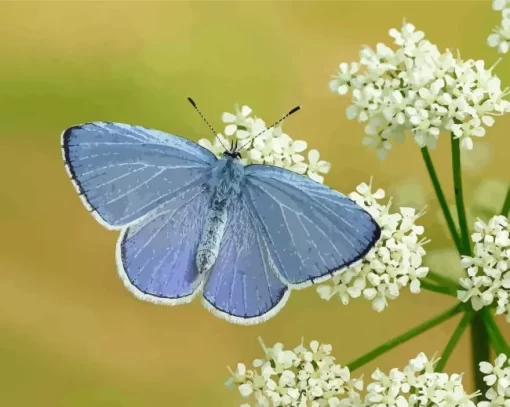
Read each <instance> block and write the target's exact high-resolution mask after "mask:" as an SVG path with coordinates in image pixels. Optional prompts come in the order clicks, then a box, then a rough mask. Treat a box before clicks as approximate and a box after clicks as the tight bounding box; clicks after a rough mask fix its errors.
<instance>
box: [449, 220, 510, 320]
mask: <svg viewBox="0 0 510 407" xmlns="http://www.w3.org/2000/svg"><path fill="white" fill-rule="evenodd" d="M509 235H510V226H509V222H508V219H507V218H506V217H504V216H502V215H498V216H494V217H493V218H491V219H490V220H489V222H488V223H485V222H483V221H482V220H480V219H479V220H477V221H476V222H475V233H473V234H472V235H471V240H472V241H473V242H474V251H473V253H474V254H473V256H472V257H471V256H464V257H463V258H462V260H461V265H462V267H463V268H464V269H466V272H467V276H466V277H463V278H461V279H460V281H459V282H460V285H461V286H462V289H461V290H459V291H458V292H457V297H458V298H459V300H461V301H463V302H468V301H471V305H472V306H473V308H474V309H475V310H479V309H481V308H482V307H485V306H489V305H491V304H492V303H494V302H496V304H497V308H496V315H499V314H504V315H505V317H506V320H507V322H510V238H509Z"/></svg>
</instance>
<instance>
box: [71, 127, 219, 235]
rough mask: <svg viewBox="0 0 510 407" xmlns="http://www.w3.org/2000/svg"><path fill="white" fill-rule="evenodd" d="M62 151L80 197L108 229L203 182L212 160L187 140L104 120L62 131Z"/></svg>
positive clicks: (127, 222)
mask: <svg viewBox="0 0 510 407" xmlns="http://www.w3.org/2000/svg"><path fill="white" fill-rule="evenodd" d="M62 150H63V156H64V161H65V164H66V168H67V170H68V173H69V175H70V177H71V178H72V180H73V183H74V185H75V187H76V189H77V190H78V192H79V194H80V197H81V198H82V201H83V202H84V204H85V206H86V207H87V208H88V209H89V210H90V211H91V212H92V214H93V215H94V216H95V218H96V219H97V220H98V221H99V222H100V223H101V224H102V225H103V226H105V227H107V228H108V229H120V228H122V227H124V226H127V225H129V224H130V223H132V222H134V221H136V220H138V219H139V218H141V217H142V216H144V215H146V214H147V213H149V212H150V211H151V210H152V209H154V208H157V207H158V206H160V205H162V204H164V203H165V202H167V201H170V200H172V199H173V198H174V197H177V196H179V195H180V194H182V193H183V191H186V190H187V189H189V188H192V187H194V186H197V185H200V184H203V183H204V182H207V180H208V179H209V178H210V176H211V166H212V165H213V164H214V163H215V162H216V161H217V158H216V157H215V156H214V154H212V153H211V152H210V151H208V150H206V149H205V148H203V147H201V146H199V145H198V144H196V143H193V142H192V141H190V140H186V139H183V138H181V137H177V136H173V135H170V134H166V133H163V132H161V131H158V130H152V129H146V128H144V127H140V126H132V125H128V124H122V123H110V122H93V123H86V124H82V125H79V126H74V127H71V128H69V129H67V130H66V131H64V133H63V134H62Z"/></svg>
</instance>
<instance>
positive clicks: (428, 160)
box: [421, 147, 461, 252]
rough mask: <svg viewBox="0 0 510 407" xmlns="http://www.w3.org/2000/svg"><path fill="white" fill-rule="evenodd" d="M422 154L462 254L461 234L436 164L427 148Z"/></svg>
mask: <svg viewBox="0 0 510 407" xmlns="http://www.w3.org/2000/svg"><path fill="white" fill-rule="evenodd" d="M421 154H422V156H423V160H424V161H425V166H426V167H427V171H428V173H429V176H430V180H431V181H432V185H433V187H434V190H435V191H436V196H437V199H438V201H439V204H440V205H441V209H442V210H443V214H444V217H445V219H446V224H447V225H448V229H449V230H450V234H451V235H452V239H453V241H454V243H455V246H456V247H457V250H458V251H459V252H460V248H461V244H460V238H459V234H458V232H457V228H456V227H455V223H454V222H453V217H452V214H451V213H450V209H448V203H447V202H446V198H445V196H444V193H443V190H442V188H441V184H440V183H439V178H438V177H437V173H436V169H435V168H434V164H433V163H432V158H431V157H430V153H429V150H428V148H427V147H423V148H422V149H421Z"/></svg>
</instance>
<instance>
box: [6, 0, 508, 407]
mask: <svg viewBox="0 0 510 407" xmlns="http://www.w3.org/2000/svg"><path fill="white" fill-rule="evenodd" d="M404 17H405V18H407V20H408V21H410V22H413V23H414V24H415V25H417V27H418V28H419V29H422V30H424V31H425V32H426V34H427V36H428V38H429V39H430V40H431V41H433V42H435V43H436V44H437V45H438V46H439V47H440V48H441V49H443V48H446V47H451V48H460V49H461V51H462V55H463V56H464V57H465V58H485V59H486V60H487V61H488V63H489V64H491V63H492V62H494V61H495V60H496V58H497V55H496V53H495V51H494V50H491V49H488V48H487V47H486V45H485V44H486V37H487V35H488V33H489V32H490V29H491V28H492V26H493V25H495V24H497V23H498V22H499V14H498V13H496V12H493V11H492V10H491V8H490V2H489V1H455V2H447V1H437V2H436V1H426V2H425V1H423V2H417V1H400V2H396V1H394V2H384V1H377V2H375V1H372V2H369V1H357V2H347V1H337V2H319V1H315V2H292V3H291V2H193V3H187V2H179V3H177V2H175V3H162V2H160V3H151V2H143V3H142V2H90V3H78V2H69V3H64V2H54V3H39V2H10V3H9V2H2V3H0V141H1V144H0V210H1V215H0V225H1V229H0V230H1V233H0V248H1V249H0V405H5V406H10V407H24V406H31V405H38V406H52V407H57V406H66V407H67V406H87V407H88V406H98V407H103V406H122V407H124V406H125V407H138V406H140V407H141V406H143V407H145V406H156V405H157V406H204V405H207V406H209V405H211V406H233V405H238V404H239V402H240V398H239V396H238V394H237V392H236V391H229V390H227V389H226V388H224V386H223V383H224V381H225V379H226V378H227V377H228V371H227V369H226V365H231V366H235V364H236V363H237V362H238V361H244V362H247V363H249V362H251V360H253V359H254V358H256V357H259V356H262V351H261V349H260V348H259V345H258V343H257V340H256V338H257V336H259V335H260V336H262V337H263V338H264V340H265V341H266V343H268V344H272V343H274V342H276V341H282V342H284V343H285V344H286V345H287V346H295V345H297V344H298V342H299V341H300V339H301V337H302V336H304V337H305V338H306V340H311V339H317V340H319V341H323V342H326V343H331V344H332V345H333V350H334V354H335V355H336V357H337V359H338V361H339V362H340V363H347V362H348V361H350V360H352V359H354V358H355V357H357V356H359V355H361V354H362V353H364V352H366V351H368V350H369V349H370V348H372V347H374V346H376V345H378V344H379V343H381V342H383V341H384V340H387V339H389V338H391V337H392V336H394V335H396V334H398V333H401V332H403V331H404V330H406V329H408V328H410V327H412V326H413V325H415V324H417V323H419V322H421V321H423V320H424V319H425V318H427V317H430V316H432V315H433V314H436V313H438V312H440V311H441V310H443V309H445V308H446V307H448V306H450V304H452V303H453V300H452V299H450V298H448V297H443V296H440V295H438V294H433V293H428V292H425V293H422V294H420V295H410V294H407V293H403V294H402V295H401V296H400V297H399V298H398V300H396V301H394V302H391V303H390V306H389V308H388V309H387V310H386V311H385V312H383V313H381V314H377V313H375V312H374V311H372V310H371V308H370V304H369V303H368V301H364V300H358V301H354V302H353V303H352V304H350V305H348V306H342V305H340V304H339V303H338V302H337V301H336V300H335V301H331V302H325V301H322V300H320V299H319V298H318V296H317V295H316V294H315V290H314V289H313V288H312V289H308V290H305V291H301V292H295V293H293V294H292V296H291V299H290V301H289V303H288V305H287V306H286V307H285V308H284V309H283V310H282V311H281V312H280V314H278V315H277V316H276V317H275V318H274V319H272V320H271V321H269V322H267V323H265V324H262V325H258V326H252V327H242V326H235V325H230V324H228V323H226V322H225V321H222V320H219V319H217V318H215V317H214V316H212V315H211V314H210V313H208V312H207V311H206V310H205V309H203V308H202V306H201V305H200V303H199V301H196V302H195V303H193V304H191V305H186V306H180V307H175V308H169V307H163V306H156V305H152V304H149V303H144V302H141V301H138V300H136V299H135V298H134V297H133V296H132V295H131V294H130V293H129V292H128V291H127V290H126V289H125V288H124V287H123V285H122V283H121V282H120V280H119V279H118V277H117V273H116V271H115V264H114V245H115V240H116V238H117V233H115V232H108V231H106V230H105V229H103V228H101V226H100V225H99V224H97V223H96V222H95V221H94V219H93V218H92V217H91V216H90V215H89V214H88V213H87V211H86V210H85V209H84V207H83V206H82V204H81V203H80V201H79V199H78V197H77V195H76V193H75V191H74V189H73V187H72V185H71V182H70V181H69V179H68V177H67V174H66V172H65V171H64V166H63V164H62V158H61V152H60V133H61V131H62V130H63V129H65V128H67V127H69V126H71V125H73V124H78V123H82V122H87V121H92V120H110V121H119V122H127V123H133V124H141V125H145V126H149V127H154V128H159V129H162V130H166V131H168V132H171V133H175V134H179V135H184V136H186V137H189V138H192V139H194V140H197V139H198V138H201V137H209V133H208V129H207V128H206V127H205V125H204V124H203V123H202V122H201V120H200V118H199V117H198V115H197V114H196V113H195V112H194V111H193V110H192V109H191V107H190V106H189V104H188V103H187V101H186V97H187V96H193V97H194V98H195V100H196V101H197V102H198V103H199V105H200V106H201V107H202V110H203V111H204V113H205V114H206V116H207V117H208V118H209V121H211V122H212V123H213V125H215V126H216V127H217V128H221V127H222V123H221V121H220V117H221V113H222V112H224V111H232V110H233V105H234V103H236V102H239V103H243V104H248V105H250V106H251V107H252V108H253V109H254V110H255V113H256V114H257V115H259V116H260V117H263V118H264V119H265V120H266V121H271V120H273V119H276V118H278V117H279V116H280V115H281V114H282V113H284V112H285V111H287V110H288V109H289V108H291V107H293V106H295V105H296V104H301V105H302V106H303V110H302V111H301V112H300V113H299V114H297V115H295V116H293V117H292V119H290V120H288V121H287V122H286V124H285V129H286V130H287V132H288V133H289V134H290V135H291V136H292V137H294V138H297V139H304V140H306V141H308V143H309V146H310V147H315V148H318V149H319V150H320V151H321V154H322V156H323V157H324V158H325V159H327V160H329V161H331V162H332V163H333V167H332V171H331V173H330V174H329V175H328V176H327V178H326V183H328V184H329V185H331V186H333V187H335V188H337V189H339V190H341V191H344V192H349V191H351V190H352V189H353V188H354V187H355V185H357V184H358V183H359V182H361V181H367V180H368V179H369V177H370V176H371V175H374V176H375V183H376V186H378V187H383V188H385V189H391V188H393V187H394V185H396V184H398V183H405V182H408V180H410V179H413V180H418V181H419V182H421V183H422V186H423V188H424V191H425V194H426V197H427V200H429V201H430V200H431V199H432V198H433V196H432V191H431V187H430V184H429V181H428V179H427V176H426V173H425V170H424V166H423V163H422V162H421V157H420V154H419V150H418V148H417V147H416V146H415V145H414V143H412V142H410V143H407V144H406V145H404V146H398V148H396V149H395V150H394V151H392V152H391V154H390V156H389V159H388V160H386V161H385V162H379V161H378V160H377V159H376V158H375V154H374V152H373V151H370V150H368V149H366V148H364V147H363V146H362V145H361V137H362V133H363V128H362V127H361V126H360V125H358V124H357V123H355V122H348V121H347V120H346V118H345V114H344V110H345V108H346V106H347V105H348V98H347V97H343V98H342V97H339V96H335V95H333V94H331V93H330V92H329V91H328V87H327V85H328V81H329V78H330V75H331V74H332V73H333V72H334V71H335V70H336V67H337V64H338V63H339V62H341V61H351V60H356V58H357V55H358V50H359V48H360V46H361V45H363V44H370V45H375V43H377V42H386V43H388V42H389V40H390V38H389V37H388V35H387V32H388V29H389V28H391V27H397V28H399V27H400V24H401V22H402V19H403V18H404ZM509 67H510V64H509V62H508V59H506V60H503V62H502V63H501V64H500V65H499V66H498V67H497V69H496V72H497V73H498V74H500V76H501V77H502V81H503V83H509V84H510V74H509V72H510V70H509ZM509 126H510V121H509V119H508V118H499V119H498V120H497V123H496V126H495V127H494V128H493V129H491V130H490V131H489V132H488V134H487V137H486V141H487V142H489V143H490V144H491V145H492V148H493V156H492V158H493V159H492V160H491V161H490V162H489V163H488V165H487V166H486V167H485V168H484V170H483V172H481V173H477V174H475V175H470V176H469V177H468V178H467V180H466V193H467V195H468V196H469V194H470V192H471V190H472V189H473V188H474V187H475V186H476V185H477V184H478V183H479V181H480V180H482V179H483V178H485V177H490V178H496V179H503V180H505V179H508V158H507V154H508V151H509V148H510V138H509V137H508V128H509ZM475 141H476V140H475ZM475 146H476V143H475ZM448 147H449V143H448V140H447V136H446V135H445V136H443V137H442V138H441V140H440V147H439V149H438V150H437V151H435V152H434V155H433V157H434V159H435V161H436V162H437V167H438V171H439V173H440V175H441V178H442V179H443V180H444V182H445V186H446V188H447V189H448V191H450V190H451V182H450V178H451V177H450V172H449V171H450V162H449V151H448ZM449 196H450V197H451V194H449ZM429 198H430V199H429ZM496 205H499V203H496ZM437 209H438V207H437V205H436V204H435V203H434V202H432V203H431V202H429V211H428V214H427V215H426V216H425V217H424V218H422V219H421V223H422V224H424V225H425V226H426V227H427V229H426V235H427V236H428V237H430V238H431V239H432V243H430V244H429V245H428V247H427V249H428V250H432V249H434V248H438V247H445V246H447V245H448V241H447V236H446V234H445V233H444V227H443V226H442V225H441V224H440V222H438V221H437V219H438V217H437ZM498 320H499V321H500V323H501V326H502V327H503V329H504V333H505V335H507V336H509V334H510V330H509V329H508V325H507V324H505V323H504V321H502V318H499V319H498ZM453 327H454V321H450V322H449V323H446V324H444V325H442V326H441V327H439V328H436V329H434V330H433V331H431V332H429V333H428V334H426V335H424V336H422V337H419V338H418V339H416V340H413V341H411V342H409V343H407V344H405V345H403V346H401V347H400V348H398V349H397V350H394V351H392V352H391V353H389V354H387V355H385V356H384V357H382V358H380V359H378V360H377V361H376V362H374V363H372V364H370V365H369V366H367V367H366V368H364V369H361V370H360V372H359V373H363V372H364V373H365V374H369V372H370V371H371V370H372V369H373V368H374V367H376V366H380V367H381V368H390V367H396V366H402V365H404V364H405V363H406V361H407V360H408V359H409V358H410V357H414V356H415V355H416V354H417V353H418V352H420V351H425V352H427V353H428V354H429V355H432V354H433V353H434V352H436V351H437V352H441V350H442V349H443V347H444V345H445V344H446V342H447V340H448V338H449V336H450V334H451V332H452V330H453ZM468 352H469V343H468V337H467V336H465V337H464V338H463V340H462V341H461V345H460V347H459V348H458V349H457V350H456V352H455V353H454V355H453V357H452V359H451V362H450V363H449V365H448V367H447V370H448V371H450V372H454V371H456V372H463V371H466V372H467V373H466V378H465V379H466V385H467V387H468V388H469V389H471V387H472V381H471V374H470V372H469V369H470V364H469V353H468Z"/></svg>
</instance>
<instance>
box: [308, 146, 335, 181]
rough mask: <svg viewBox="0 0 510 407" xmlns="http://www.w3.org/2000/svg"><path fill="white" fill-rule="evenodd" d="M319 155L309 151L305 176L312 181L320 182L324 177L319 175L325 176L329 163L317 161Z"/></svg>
mask: <svg viewBox="0 0 510 407" xmlns="http://www.w3.org/2000/svg"><path fill="white" fill-rule="evenodd" d="M319 158H320V154H319V151H317V150H310V151H309V152H308V172H307V175H308V176H309V177H310V178H311V179H313V180H314V181H317V182H320V183H321V184H322V182H323V181H324V177H323V176H322V175H320V174H327V173H328V172H329V170H330V169H331V163H330V162H328V161H323V160H319Z"/></svg>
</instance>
